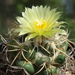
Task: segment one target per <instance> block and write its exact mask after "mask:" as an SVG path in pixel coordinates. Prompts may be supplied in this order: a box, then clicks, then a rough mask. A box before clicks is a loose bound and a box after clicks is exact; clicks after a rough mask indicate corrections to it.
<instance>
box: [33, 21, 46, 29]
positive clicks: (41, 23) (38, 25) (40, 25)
mask: <svg viewBox="0 0 75 75" xmlns="http://www.w3.org/2000/svg"><path fill="white" fill-rule="evenodd" d="M46 26H47V22H46V21H45V20H37V21H36V22H35V23H34V27H35V28H36V29H45V28H46Z"/></svg>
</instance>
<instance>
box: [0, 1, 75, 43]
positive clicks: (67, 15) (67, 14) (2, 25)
mask: <svg viewBox="0 0 75 75" xmlns="http://www.w3.org/2000/svg"><path fill="white" fill-rule="evenodd" d="M32 5H34V6H36V5H44V6H45V5H48V6H50V7H51V9H52V8H57V10H58V11H60V12H62V15H61V18H60V20H63V21H66V22H67V23H68V24H66V25H65V26H66V28H68V30H69V33H70V35H69V39H74V40H73V41H74V42H75V0H0V34H2V35H4V33H6V32H7V28H8V27H9V26H11V25H12V23H14V21H16V16H21V12H22V11H24V10H25V7H32Z"/></svg>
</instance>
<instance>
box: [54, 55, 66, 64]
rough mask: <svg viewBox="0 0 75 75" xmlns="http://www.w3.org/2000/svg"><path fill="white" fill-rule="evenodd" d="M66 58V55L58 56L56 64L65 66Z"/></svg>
mask: <svg viewBox="0 0 75 75" xmlns="http://www.w3.org/2000/svg"><path fill="white" fill-rule="evenodd" d="M65 57H66V56H65V55H64V54H60V55H58V56H57V58H56V59H55V63H59V64H63V63H64V62H65Z"/></svg>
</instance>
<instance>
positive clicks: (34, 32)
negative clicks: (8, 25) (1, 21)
mask: <svg viewBox="0 0 75 75" xmlns="http://www.w3.org/2000/svg"><path fill="white" fill-rule="evenodd" d="M49 8H50V7H47V6H45V7H43V6H40V7H38V6H36V7H34V6H33V7H32V9H30V8H28V9H27V8H26V11H25V12H23V13H22V15H23V17H17V20H18V22H19V23H20V26H17V28H16V27H15V28H14V29H15V30H14V29H13V31H12V30H10V33H9V34H8V38H5V39H4V38H2V41H3V42H4V43H5V44H6V45H7V47H8V50H6V51H7V54H9V55H10V57H8V60H9V62H10V65H11V66H16V67H20V68H23V69H25V70H26V72H28V73H26V74H29V75H50V74H59V73H60V72H61V71H60V67H62V66H63V65H64V64H65V59H66V57H68V55H67V53H66V50H67V48H68V42H67V41H68V33H67V32H66V31H65V30H63V29H60V26H59V25H61V24H63V23H64V22H58V21H57V20H58V19H59V17H60V13H59V12H56V9H53V10H50V9H49ZM34 9H35V10H34ZM43 11H44V13H45V16H44V15H42V14H41V12H42V13H43ZM45 11H47V12H45ZM32 12H33V14H32ZM44 13H43V14H44ZM49 13H50V14H51V15H50V17H48V16H49ZM40 14H41V15H42V16H41V18H40V16H36V15H40ZM33 15H34V17H33ZM27 16H28V17H27ZM29 16H31V17H29ZM38 17H39V18H40V20H38V19H37V20H35V22H34V26H33V25H32V23H31V21H32V22H33V21H34V19H36V18H38ZM43 17H44V18H45V19H44V18H43ZM24 18H25V19H24ZM42 18H43V19H44V20H42ZM46 18H48V19H47V21H48V20H49V22H48V23H49V24H51V25H49V26H48V25H47V24H48V23H47V21H45V20H46ZM52 18H53V19H52ZM31 19H32V20H31ZM29 20H30V21H29ZM25 23H26V24H28V26H27V25H26V24H25ZM30 23H31V25H32V26H30V25H29V24H30ZM24 24H25V26H24ZM21 25H22V26H21ZM46 25H47V26H46ZM48 27H49V28H48ZM24 28H25V30H24ZM26 28H28V29H26ZM32 28H33V29H32ZM47 29H48V30H47ZM49 29H50V30H49ZM18 33H19V35H20V36H18ZM1 37H2V36H1ZM4 40H5V41H6V42H5V41H4ZM18 75H19V74H18Z"/></svg>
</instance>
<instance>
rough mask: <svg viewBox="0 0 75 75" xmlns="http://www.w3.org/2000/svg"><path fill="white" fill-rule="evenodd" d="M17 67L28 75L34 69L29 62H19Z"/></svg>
mask: <svg viewBox="0 0 75 75" xmlns="http://www.w3.org/2000/svg"><path fill="white" fill-rule="evenodd" d="M17 65H18V66H21V67H24V69H25V70H26V71H27V72H29V73H30V74H33V73H34V72H35V71H34V67H33V65H32V64H31V63H30V62H27V63H26V62H25V61H19V62H18V63H17Z"/></svg>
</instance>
